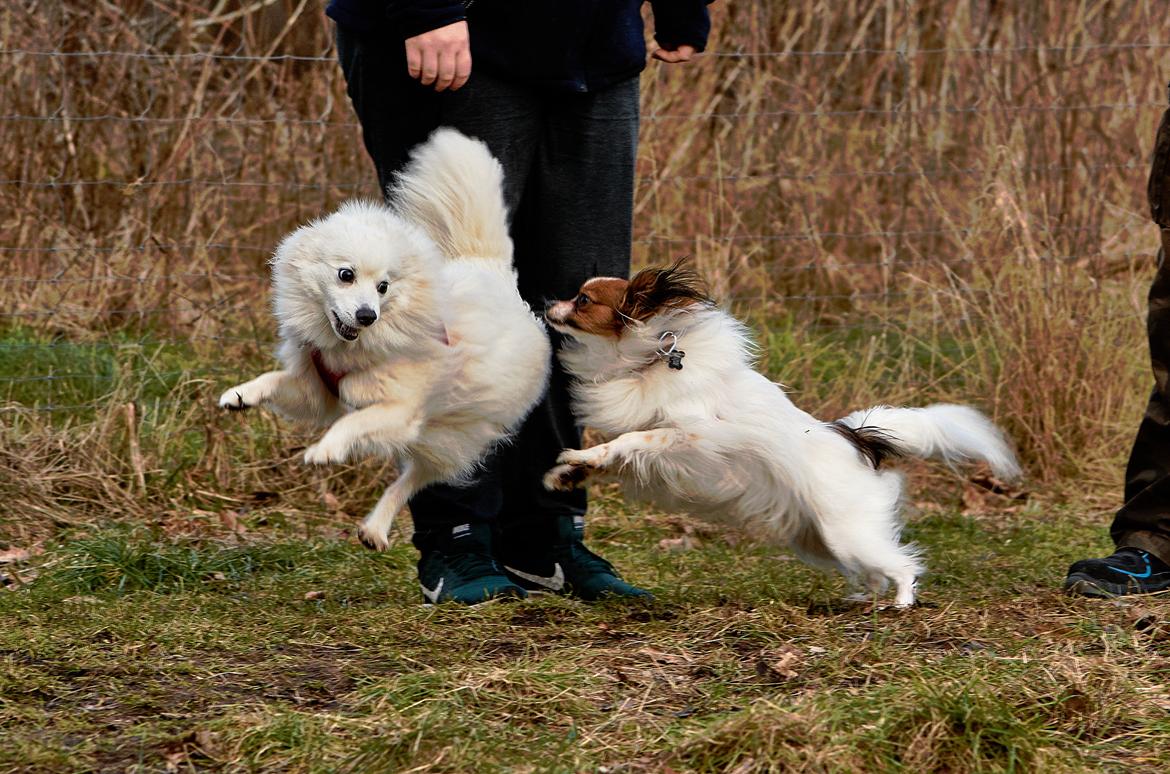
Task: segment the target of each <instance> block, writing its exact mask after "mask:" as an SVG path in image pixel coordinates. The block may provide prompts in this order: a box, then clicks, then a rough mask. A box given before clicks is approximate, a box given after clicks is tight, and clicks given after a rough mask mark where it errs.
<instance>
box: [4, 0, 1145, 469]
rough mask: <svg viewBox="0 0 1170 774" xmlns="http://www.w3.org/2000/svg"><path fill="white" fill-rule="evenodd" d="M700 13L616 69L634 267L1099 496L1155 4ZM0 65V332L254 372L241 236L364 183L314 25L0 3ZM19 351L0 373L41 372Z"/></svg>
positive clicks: (1110, 451)
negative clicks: (964, 424)
mask: <svg viewBox="0 0 1170 774" xmlns="http://www.w3.org/2000/svg"><path fill="white" fill-rule="evenodd" d="M229 17H230V18H229ZM714 17H715V19H716V29H715V34H714V38H713V42H712V45H711V49H712V51H715V52H721V54H720V55H708V56H706V57H705V58H703V59H702V60H701V61H700V62H699V63H697V64H695V65H693V66H691V67H687V68H681V67H680V68H669V67H665V66H657V65H652V66H651V67H650V68H649V70H648V72H647V74H646V76H644V79H643V83H644V91H645V97H644V116H645V120H644V125H643V141H642V147H641V157H640V174H641V176H640V183H639V188H638V194H637V215H636V227H637V233H638V242H637V244H636V246H635V247H636V261H637V262H638V263H646V262H655V261H663V260H667V259H669V258H672V257H675V256H677V255H680V254H689V255H692V256H693V257H694V259H695V261H696V262H697V264H698V266H699V267H701V269H702V270H703V271H704V273H705V274H706V275H707V276H708V277H710V279H711V281H712V283H713V285H714V286H715V287H716V289H717V290H718V291H719V294H720V295H721V296H722V297H724V298H726V299H729V300H733V301H734V302H735V303H736V304H737V308H739V309H741V310H743V311H744V313H746V314H750V315H752V316H753V319H754V320H756V321H760V322H761V323H763V324H775V323H776V321H778V320H780V321H784V324H786V325H789V326H793V327H792V328H791V330H792V335H793V337H795V338H797V339H800V338H804V339H809V340H811V339H815V338H816V337H817V336H819V335H822V334H825V335H832V334H833V333H834V332H841V331H847V332H848V333H849V336H850V337H849V338H848V339H846V338H841V339H828V340H826V341H832V342H837V344H836V346H846V345H848V346H851V347H854V348H855V352H854V353H853V355H854V359H855V361H856V363H857V364H858V365H854V366H848V365H843V369H844V372H843V373H840V374H836V375H835V376H836V377H837V378H834V379H832V380H831V383H829V384H825V383H819V382H818V381H817V379H816V376H815V375H816V374H817V373H818V369H817V365H816V362H815V361H814V359H813V357H811V356H808V357H805V356H802V355H801V353H800V352H799V351H797V350H793V351H791V352H789V351H784V352H782V353H780V354H781V355H782V356H783V357H784V359H785V361H784V362H783V363H779V362H777V363H773V366H774V370H775V374H776V376H777V377H778V378H780V379H782V380H783V381H785V383H787V384H789V385H790V386H792V387H793V388H795V389H797V390H798V391H799V392H800V393H801V395H802V400H803V401H804V402H805V403H806V405H809V406H810V408H813V409H818V410H828V411H838V410H842V409H844V408H847V407H851V406H855V405H857V404H859V403H864V402H867V401H872V400H877V399H883V400H898V401H901V400H906V401H925V400H932V399H936V398H959V399H963V400H969V401H974V402H976V403H980V404H983V405H985V406H987V407H988V408H989V409H990V410H992V411H993V412H994V413H995V415H996V416H997V418H999V419H1000V420H1001V421H1002V422H1004V423H1005V424H1006V425H1007V426H1008V427H1009V429H1010V430H1011V431H1012V432H1013V435H1014V436H1015V437H1016V438H1017V440H1018V442H1019V443H1020V446H1021V449H1022V451H1023V455H1024V458H1025V460H1026V461H1027V463H1028V464H1029V467H1030V468H1031V471H1032V472H1033V473H1034V474H1035V475H1037V476H1038V477H1039V478H1041V479H1043V480H1045V481H1047V482H1049V483H1059V481H1060V480H1062V479H1064V478H1068V477H1075V478H1077V479H1078V480H1083V479H1085V478H1088V479H1089V480H1090V481H1092V482H1093V488H1094V490H1103V488H1104V487H1112V486H1115V484H1116V481H1117V478H1118V475H1117V468H1118V460H1119V456H1120V455H1121V454H1122V453H1123V451H1124V449H1125V447H1126V445H1127V443H1128V438H1129V435H1130V432H1131V428H1132V426H1133V424H1134V422H1135V419H1136V416H1137V412H1138V411H1139V406H1140V403H1141V396H1142V395H1143V393H1144V391H1145V381H1146V377H1145V375H1144V373H1143V371H1144V367H1143V363H1142V343H1141V338H1140V337H1141V327H1140V319H1141V314H1142V306H1143V302H1142V296H1143V292H1144V282H1145V277H1146V276H1147V274H1148V271H1147V269H1148V266H1149V264H1150V258H1149V254H1150V252H1151V251H1152V248H1153V245H1152V239H1153V235H1152V232H1151V229H1150V228H1149V226H1148V225H1147V221H1146V218H1145V213H1144V204H1143V200H1142V195H1141V191H1142V187H1143V186H1142V184H1143V182H1144V176H1145V174H1146V170H1145V158H1146V154H1147V152H1148V150H1149V148H1150V143H1151V139H1152V133H1153V129H1154V125H1155V121H1156V119H1157V116H1158V114H1159V108H1158V103H1160V102H1161V99H1162V91H1163V89H1162V84H1161V77H1160V75H1159V67H1158V65H1159V64H1161V63H1165V60H1166V49H1165V48H1163V47H1157V46H1154V47H1148V46H1145V45H1143V44H1156V43H1157V40H1156V39H1155V38H1152V37H1151V35H1152V32H1153V31H1154V30H1156V29H1158V28H1159V24H1160V15H1159V14H1158V13H1157V12H1156V11H1155V10H1153V9H1152V8H1151V7H1149V6H1146V5H1142V4H1127V5H1126V6H1125V10H1124V11H1122V10H1120V9H1119V8H1118V7H1116V6H1114V5H1113V4H1109V3H1082V4H1078V5H1077V6H1076V10H1075V11H1073V10H1070V8H1069V7H1068V6H1067V5H1065V4H1059V3H1052V4H1039V5H1033V6H1026V7H1019V8H1015V7H1008V6H1001V5H990V6H984V5H983V4H980V3H932V4H927V5H922V6H906V5H903V4H897V3H887V4H865V3H846V4H844V5H842V4H828V3H821V2H804V3H798V4H784V5H783V6H775V5H765V4H758V3H756V4H718V5H716V6H715V12H714ZM0 45H2V47H3V49H4V50H5V53H4V54H3V57H4V60H5V64H6V72H7V73H8V77H7V78H6V79H5V81H4V83H3V84H2V85H0V102H2V104H3V105H4V106H5V107H4V111H3V112H4V118H3V120H2V122H3V125H4V130H5V142H4V143H3V147H2V148H0V168H2V171H0V178H2V179H3V181H4V182H3V184H2V185H0V212H4V213H5V215H4V217H3V219H2V220H0V247H2V249H3V252H2V253H0V259H2V260H3V261H4V263H5V268H6V271H5V279H3V280H0V295H2V296H3V308H4V309H5V318H4V320H5V323H6V325H7V327H8V328H9V329H10V330H12V329H20V330H22V331H23V332H24V333H25V334H27V333H29V332H32V333H33V334H35V336H36V337H37V339H36V341H43V340H44V338H46V337H51V336H57V337H65V338H66V339H68V340H71V341H77V340H80V341H85V340H95V339H101V338H102V337H103V336H106V335H108V334H109V332H110V331H112V330H116V331H129V332H130V333H131V335H138V334H140V333H142V332H150V333H151V334H152V335H154V336H157V337H161V338H162V339H163V340H164V341H165V340H166V339H180V340H182V341H183V342H184V343H185V344H186V345H188V346H189V347H190V348H191V349H190V351H191V352H192V354H193V355H194V356H195V357H197V358H207V357H212V356H217V355H219V354H221V353H224V352H227V353H231V354H232V355H233V356H234V357H236V358H242V357H245V356H249V355H251V356H255V355H256V354H257V353H258V352H260V351H261V350H260V348H258V347H257V342H258V341H259V342H263V341H267V340H268V338H269V337H270V330H271V324H270V321H269V320H268V316H267V313H266V308H265V306H264V304H262V303H260V297H261V296H260V294H261V293H262V292H263V290H262V289H263V286H264V270H263V262H264V260H265V258H266V256H267V254H268V252H269V250H270V249H271V247H272V245H273V244H274V243H275V242H276V240H277V239H278V238H279V236H280V235H281V234H283V233H284V232H285V231H287V230H288V229H289V228H291V227H292V226H294V225H295V224H296V223H298V222H300V221H302V220H304V219H305V218H307V217H310V216H312V215H315V214H317V213H319V212H321V211H322V210H325V209H328V208H330V207H332V206H333V205H335V204H336V203H337V202H338V201H340V200H341V199H343V198H346V197H349V196H354V195H359V194H361V195H370V194H372V193H374V190H375V189H374V181H373V176H372V174H371V172H370V169H369V165H368V162H367V160H366V158H365V156H364V154H363V152H362V150H361V146H360V142H359V132H358V128H357V127H356V125H355V123H354V119H353V116H352V114H351V112H350V110H349V105H348V101H347V99H346V97H345V95H344V90H343V89H344V87H343V83H342V79H341V77H340V73H339V71H338V68H337V67H336V66H335V64H334V63H333V61H332V60H331V59H330V58H329V56H330V40H329V28H328V26H327V24H325V23H324V18H323V15H322V14H321V12H320V9H319V7H318V6H317V5H316V4H312V3H301V2H296V1H295V0H281V2H279V3H276V4H274V5H270V6H266V7H265V9H264V10H263V12H258V13H254V14H251V15H244V16H242V17H237V16H235V15H233V14H231V13H229V12H227V10H226V6H223V5H217V6H216V7H215V8H214V10H210V11H209V10H205V9H203V8H202V5H201V4H200V3H164V2H139V3H131V4H120V5H118V6H115V5H113V4H98V5H97V6H91V5H89V4H80V5H79V4H74V3H65V4H47V5H44V6H37V7H36V9H35V12H31V13H30V12H28V11H27V10H25V9H24V8H23V7H20V8H18V7H11V8H7V9H6V10H4V11H0ZM46 51H47V52H54V53H53V54H51V55H42V54H40V53H36V52H46ZM20 52H23V53H20ZM109 52H112V53H109ZM734 52H744V55H730V54H734ZM65 54H68V55H69V56H65ZM207 55H216V57H218V58H216V57H212V56H207ZM234 55H239V56H241V57H242V58H239V59H234V58H224V57H231V56H234ZM263 55H273V56H277V57H287V56H294V57H309V59H288V58H284V59H275V60H266V61H258V60H256V59H255V58H254V57H256V56H263ZM314 57H321V58H320V59H318V58H314ZM33 280H43V281H33ZM891 334H893V339H891ZM771 343H772V342H769V344H771ZM26 348H27V350H28V354H29V355H30V357H28V358H27V359H25V361H24V362H23V363H22V370H21V372H20V373H19V374H18V375H20V376H23V377H26V378H27V377H28V376H36V375H39V374H41V373H44V371H38V368H37V359H38V358H37V356H38V349H37V348H36V347H27V345H26ZM814 351H815V348H814ZM221 362H232V361H231V360H226V361H221ZM875 365H876V367H875ZM874 370H876V371H879V372H880V374H879V375H878V376H879V378H866V376H867V374H866V371H871V372H872V371H874ZM18 402H22V403H24V402H27V400H23V399H18ZM202 419H203V418H202V417H200V420H201V421H202ZM101 421H104V422H106V423H107V424H109V423H110V420H109V419H108V418H107V419H104V420H101ZM148 464H149V463H148Z"/></svg>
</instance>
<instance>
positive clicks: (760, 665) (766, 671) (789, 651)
mask: <svg viewBox="0 0 1170 774" xmlns="http://www.w3.org/2000/svg"><path fill="white" fill-rule="evenodd" d="M799 663H800V652H799V651H798V650H796V648H793V647H789V646H786V647H784V648H782V649H781V650H779V651H778V652H777V651H772V652H764V653H761V654H760V658H759V660H758V661H756V674H757V675H759V676H760V678H761V679H763V680H766V681H767V682H770V683H782V682H784V681H786V680H795V679H796V678H797V677H799V674H798V673H797V671H796V669H795V667H796V665H797V664H799Z"/></svg>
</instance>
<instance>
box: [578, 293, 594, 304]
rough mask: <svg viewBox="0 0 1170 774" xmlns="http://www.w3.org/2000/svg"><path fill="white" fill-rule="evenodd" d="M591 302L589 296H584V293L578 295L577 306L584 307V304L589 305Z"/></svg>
mask: <svg viewBox="0 0 1170 774" xmlns="http://www.w3.org/2000/svg"><path fill="white" fill-rule="evenodd" d="M592 301H593V299H592V298H590V297H589V296H587V295H585V294H584V293H581V294H580V295H578V296H577V306H585V305H586V304H589V303H591V302H592Z"/></svg>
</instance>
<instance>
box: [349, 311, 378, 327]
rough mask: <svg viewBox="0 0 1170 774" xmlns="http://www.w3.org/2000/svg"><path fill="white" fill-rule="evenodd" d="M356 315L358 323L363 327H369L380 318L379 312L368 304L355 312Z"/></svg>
mask: <svg viewBox="0 0 1170 774" xmlns="http://www.w3.org/2000/svg"><path fill="white" fill-rule="evenodd" d="M354 317H355V318H356V319H357V321H358V325H361V326H362V327H363V328H368V327H370V326H371V325H373V324H374V323H375V322H377V320H378V313H377V312H375V311H374V310H373V309H371V308H370V307H368V306H363V307H361V308H360V309H358V310H357V312H355V313H354Z"/></svg>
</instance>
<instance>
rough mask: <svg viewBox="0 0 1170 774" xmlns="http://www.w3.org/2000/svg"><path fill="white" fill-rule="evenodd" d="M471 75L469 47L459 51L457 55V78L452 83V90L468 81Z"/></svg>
mask: <svg viewBox="0 0 1170 774" xmlns="http://www.w3.org/2000/svg"><path fill="white" fill-rule="evenodd" d="M470 77H471V52H470V51H468V50H467V49H463V50H461V51H459V53H458V54H456V56H455V80H454V81H453V82H452V83H451V91H455V90H456V89H458V88H460V87H462V86H463V84H465V83H467V79H468V78H470Z"/></svg>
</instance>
